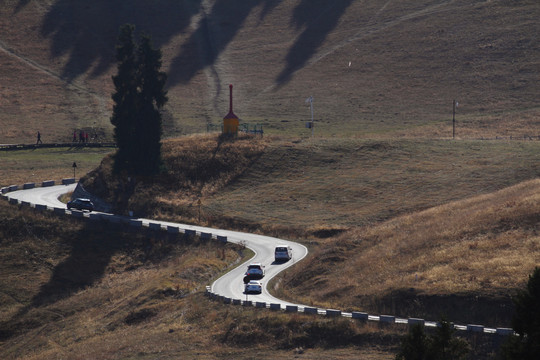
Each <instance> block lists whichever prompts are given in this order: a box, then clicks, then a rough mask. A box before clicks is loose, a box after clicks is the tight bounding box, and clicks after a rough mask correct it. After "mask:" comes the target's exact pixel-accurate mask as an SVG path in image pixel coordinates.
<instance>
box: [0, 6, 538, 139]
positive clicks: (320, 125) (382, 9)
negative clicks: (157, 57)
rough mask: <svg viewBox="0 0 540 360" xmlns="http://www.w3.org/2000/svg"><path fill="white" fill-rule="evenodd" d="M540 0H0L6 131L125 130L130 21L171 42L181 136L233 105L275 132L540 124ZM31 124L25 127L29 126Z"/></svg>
mask: <svg viewBox="0 0 540 360" xmlns="http://www.w3.org/2000/svg"><path fill="white" fill-rule="evenodd" d="M538 17H540V7H539V6H538V2H537V1H536V0H524V1H519V2H515V1H514V2H508V1H502V0H495V1H483V0H482V1H481V0H421V1H418V0H406V1H385V2H380V1H377V0H368V1H362V2H359V1H351V0H339V1H332V2H330V3H329V2H325V1H305V0H295V1H280V0H255V1H249V3H246V2H238V1H228V0H218V1H207V0H184V1H160V2H148V1H143V0H134V1H114V2H111V1H106V0H95V1H92V2H88V1H66V0H36V1H25V0H8V1H4V2H3V3H2V7H1V8H0V63H1V64H2V66H1V67H0V75H1V76H0V78H1V79H2V80H0V81H1V82H2V85H1V86H0V96H1V99H2V112H1V113H0V121H1V123H2V128H1V129H0V143H11V142H30V141H34V140H35V134H36V131H37V130H40V131H41V133H42V135H43V140H44V141H46V142H47V141H51V140H54V141H59V140H68V139H69V138H70V134H71V133H72V131H73V129H79V128H84V129H86V130H88V131H99V132H100V133H101V134H102V135H103V136H108V137H109V138H110V135H111V128H110V124H109V117H110V112H111V107H112V104H111V100H110V95H111V93H112V83H111V75H112V74H114V73H115V64H114V60H113V59H114V45H115V39H116V35H117V31H118V27H119V26H120V25H121V24H123V23H126V22H130V23H133V24H135V25H136V26H137V29H138V30H139V31H141V32H142V31H144V32H147V33H149V34H151V35H152V37H153V39H154V42H155V45H156V46H159V47H160V48H162V50H163V58H164V70H165V71H166V72H167V73H168V74H169V82H168V90H169V99H170V100H169V103H168V105H167V107H166V114H165V130H166V135H167V136H176V135H178V134H186V133H194V132H201V131H205V130H206V126H207V124H209V123H212V124H220V123H221V119H222V118H223V116H225V114H226V113H227V111H228V91H227V89H228V84H229V83H233V84H234V85H235V90H234V92H235V112H236V113H237V115H239V116H240V117H241V118H242V121H243V122H246V123H251V124H255V123H259V124H263V125H264V128H265V130H266V131H267V132H268V133H280V134H285V133H286V134H295V135H298V136H306V137H307V136H309V131H308V130H307V129H305V128H304V123H305V122H306V121H307V120H309V118H310V112H309V107H308V106H307V104H306V103H305V102H304V100H305V99H306V98H307V97H308V96H310V95H313V96H314V98H315V103H314V106H315V120H316V130H315V133H316V134H317V135H319V136H320V135H321V134H324V135H335V136H347V137H351V136H352V137H371V138H372V137H397V136H398V137H422V138H448V137H450V136H451V134H452V127H451V119H452V101H453V100H454V99H456V100H458V101H459V104H460V105H459V107H458V109H457V115H456V118H457V121H458V122H457V126H458V127H457V136H458V137H460V138H479V137H490V138H491V137H496V136H505V137H509V136H513V137H517V136H519V137H523V136H524V135H527V136H538V135H540V134H539V133H538V116H539V111H540V110H539V108H538V102H537V95H538V93H539V91H540V89H539V85H538V84H539V82H538V79H539V78H538V76H539V73H538V65H539V63H538V59H539V58H540V44H539V41H540V40H539V39H538V36H537V34H538V32H539V31H540V24H539V23H538V21H536V20H537V19H538ZM21 124H22V126H21Z"/></svg>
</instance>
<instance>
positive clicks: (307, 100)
mask: <svg viewBox="0 0 540 360" xmlns="http://www.w3.org/2000/svg"><path fill="white" fill-rule="evenodd" d="M306 102H308V103H309V107H310V109H311V137H313V128H314V126H313V125H314V124H313V96H310V97H308V98H307V99H306Z"/></svg>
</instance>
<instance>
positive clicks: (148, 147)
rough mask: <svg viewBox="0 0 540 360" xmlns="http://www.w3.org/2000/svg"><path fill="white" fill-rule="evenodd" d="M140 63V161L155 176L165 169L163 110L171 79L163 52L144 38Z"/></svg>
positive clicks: (147, 172) (140, 48) (146, 171)
mask: <svg viewBox="0 0 540 360" xmlns="http://www.w3.org/2000/svg"><path fill="white" fill-rule="evenodd" d="M137 59H138V60H139V68H138V82H139V85H140V87H139V89H140V90H139V105H140V108H139V118H138V129H139V131H138V136H139V139H138V142H139V144H140V145H141V146H139V148H138V149H139V151H140V154H139V156H138V159H139V161H140V163H141V168H142V170H143V172H144V173H145V174H155V173H157V172H158V171H159V167H160V165H161V141H160V140H161V134H162V120H161V112H160V109H162V108H163V106H164V105H165V103H166V102H167V93H166V91H164V88H165V82H166V81H167V75H166V74H165V73H164V72H161V71H160V69H161V51H160V50H159V49H154V48H153V47H152V42H151V39H150V37H149V36H146V35H143V36H142V38H141V41H140V42H139V47H138V51H137Z"/></svg>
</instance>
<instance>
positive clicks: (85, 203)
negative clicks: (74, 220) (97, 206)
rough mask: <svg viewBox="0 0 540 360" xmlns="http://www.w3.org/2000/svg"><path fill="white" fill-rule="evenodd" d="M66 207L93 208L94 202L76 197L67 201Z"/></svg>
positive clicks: (90, 209) (89, 209) (91, 209)
mask: <svg viewBox="0 0 540 360" xmlns="http://www.w3.org/2000/svg"><path fill="white" fill-rule="evenodd" d="M67 208H68V209H70V210H71V209H77V210H88V211H93V210H94V204H93V203H92V201H90V199H83V198H76V199H73V200H71V201H69V202H68V203H67Z"/></svg>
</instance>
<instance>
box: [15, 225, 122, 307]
mask: <svg viewBox="0 0 540 360" xmlns="http://www.w3.org/2000/svg"><path fill="white" fill-rule="evenodd" d="M97 228H99V227H96V226H95V224H94V225H93V224H90V223H89V224H87V225H85V226H84V228H83V229H82V230H81V231H79V232H77V233H76V234H75V236H74V237H73V238H72V239H71V240H70V241H69V242H68V243H66V244H65V246H66V247H69V248H70V253H69V255H68V256H67V257H66V258H65V259H64V260H63V261H62V262H60V263H58V264H57V265H56V266H55V267H54V269H53V271H52V275H51V277H50V279H49V281H48V282H47V283H45V284H43V285H42V286H41V288H40V290H39V292H38V293H37V294H36V295H35V296H34V297H33V298H32V300H31V302H30V304H29V305H28V306H27V307H25V308H24V309H22V310H21V311H20V312H19V314H18V315H17V316H15V318H17V317H18V316H21V315H23V314H25V313H26V312H28V311H30V310H31V309H33V308H36V307H41V306H46V305H50V304H53V303H55V302H57V301H59V300H62V299H64V298H67V297H69V296H71V295H72V294H73V293H75V292H77V291H79V290H82V289H84V288H85V287H87V286H90V285H92V284H93V283H94V282H95V281H96V280H98V279H100V278H101V277H102V276H103V274H104V272H105V269H106V267H107V265H108V264H109V262H110V260H111V258H112V256H113V255H114V254H115V253H116V252H117V251H119V250H121V249H122V248H123V247H124V241H122V240H116V239H112V238H111V235H110V234H108V233H107V231H102V230H100V229H97Z"/></svg>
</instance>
